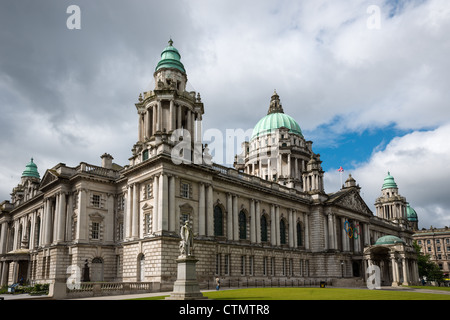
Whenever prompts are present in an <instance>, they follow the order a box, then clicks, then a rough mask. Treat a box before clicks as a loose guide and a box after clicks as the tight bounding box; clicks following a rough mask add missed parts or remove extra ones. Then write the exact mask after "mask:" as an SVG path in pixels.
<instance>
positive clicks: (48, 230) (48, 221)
mask: <svg viewBox="0 0 450 320" xmlns="http://www.w3.org/2000/svg"><path fill="white" fill-rule="evenodd" d="M51 202H52V201H51V200H50V199H47V208H46V209H47V210H46V212H45V242H44V245H49V244H50V243H51V239H52V205H51Z"/></svg>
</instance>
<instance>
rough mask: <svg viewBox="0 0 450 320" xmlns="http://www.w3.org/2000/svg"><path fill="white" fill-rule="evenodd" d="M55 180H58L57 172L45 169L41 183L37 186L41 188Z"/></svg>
mask: <svg viewBox="0 0 450 320" xmlns="http://www.w3.org/2000/svg"><path fill="white" fill-rule="evenodd" d="M56 180H58V173H57V172H56V171H53V170H47V171H46V172H45V174H44V176H43V177H42V180H41V184H40V186H39V187H40V188H42V187H44V186H46V185H48V184H50V183H52V182H54V181H56Z"/></svg>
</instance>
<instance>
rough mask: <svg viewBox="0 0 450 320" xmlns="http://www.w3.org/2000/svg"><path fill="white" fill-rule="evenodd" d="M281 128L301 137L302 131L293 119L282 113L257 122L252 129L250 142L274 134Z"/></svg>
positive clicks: (269, 115)
mask: <svg viewBox="0 0 450 320" xmlns="http://www.w3.org/2000/svg"><path fill="white" fill-rule="evenodd" d="M281 127H285V128H287V129H289V132H292V133H295V134H298V135H300V136H303V135H302V130H301V129H300V126H299V125H298V123H297V122H296V121H295V120H294V118H292V117H291V116H288V115H287V114H284V113H271V114H268V115H267V116H265V117H264V118H262V119H261V120H259V121H258V123H257V124H256V126H255V127H254V128H253V134H252V140H253V139H254V138H256V137H258V136H263V135H265V134H269V133H274V132H275V131H276V130H277V129H279V128H281Z"/></svg>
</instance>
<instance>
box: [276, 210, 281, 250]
mask: <svg viewBox="0 0 450 320" xmlns="http://www.w3.org/2000/svg"><path fill="white" fill-rule="evenodd" d="M280 219H281V218H280V206H279V205H276V206H275V228H276V229H275V232H276V235H277V246H280V245H281V238H280Z"/></svg>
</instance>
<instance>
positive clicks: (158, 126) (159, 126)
mask: <svg viewBox="0 0 450 320" xmlns="http://www.w3.org/2000/svg"><path fill="white" fill-rule="evenodd" d="M157 110H158V111H157V115H156V131H162V123H161V122H162V106H161V100H158V103H157Z"/></svg>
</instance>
